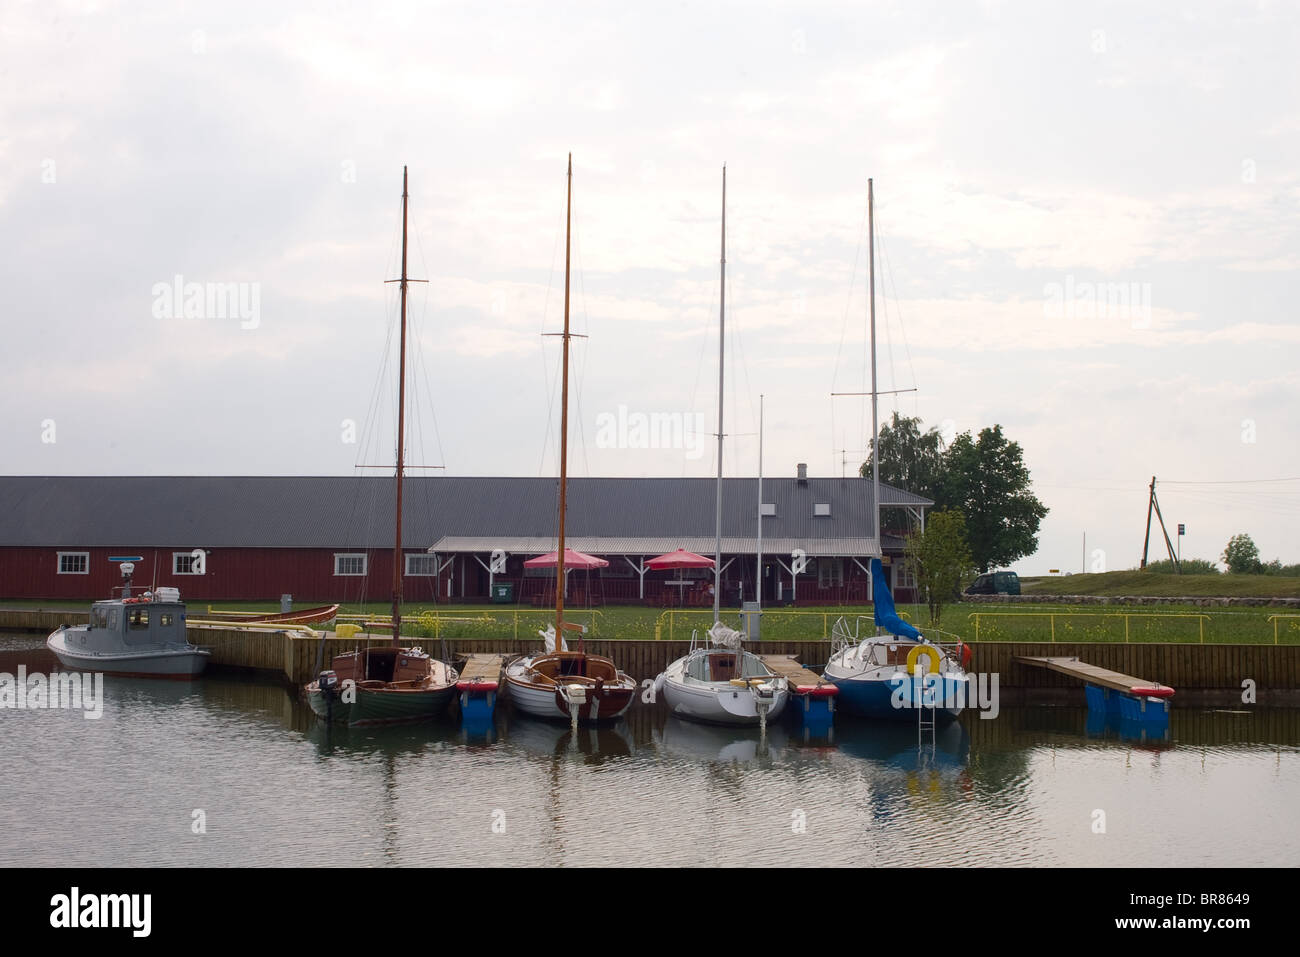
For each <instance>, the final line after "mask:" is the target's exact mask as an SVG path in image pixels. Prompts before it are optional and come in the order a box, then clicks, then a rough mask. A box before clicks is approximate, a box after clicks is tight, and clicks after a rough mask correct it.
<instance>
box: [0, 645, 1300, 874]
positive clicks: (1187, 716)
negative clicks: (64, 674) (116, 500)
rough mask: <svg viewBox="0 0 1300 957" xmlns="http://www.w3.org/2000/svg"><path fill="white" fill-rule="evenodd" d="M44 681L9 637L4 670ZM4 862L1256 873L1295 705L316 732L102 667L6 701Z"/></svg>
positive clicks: (1289, 839) (264, 705)
mask: <svg viewBox="0 0 1300 957" xmlns="http://www.w3.org/2000/svg"><path fill="white" fill-rule="evenodd" d="M20 666H22V667H25V668H26V669H27V671H28V672H31V673H38V672H40V673H49V672H51V671H54V670H58V669H57V663H56V662H55V661H54V659H53V657H52V656H51V655H50V654H49V653H48V652H47V651H46V649H45V647H44V642H43V639H41V638H40V637H38V636H33V635H23V636H7V637H0V672H5V673H8V674H11V675H12V674H16V673H17V671H18V669H19V667H20ZM0 748H2V749H3V754H4V755H5V756H6V758H7V760H8V762H9V766H8V768H7V769H6V771H5V773H4V775H3V776H2V777H0V791H2V792H3V793H2V798H0V830H2V831H3V833H4V834H5V841H4V842H3V844H2V845H0V865H3V866H5V867H12V866H44V865H51V866H109V865H115V866H139V865H184V866H191V865H199V866H260V865H362V866H384V865H475V866H494V865H501V866H504V865H513V866H520V865H523V866H538V867H552V866H556V865H574V866H581V865H607V864H612V865H623V866H638V867H644V866H679V865H681V866H717V865H733V864H734V865H757V866H765V865H776V864H793V865H803V866H840V865H843V866H866V867H870V866H891V865H953V864H970V865H1036V866H1047V865H1081V866H1090V867H1112V866H1159V867H1164V866H1232V865H1242V866H1257V865H1294V863H1295V862H1296V861H1297V860H1300V827H1297V826H1296V824H1295V817H1294V813H1295V812H1294V809H1295V807H1296V805H1297V803H1298V802H1300V710H1297V709H1264V708H1253V707H1251V708H1248V707H1245V706H1242V707H1239V708H1208V707H1206V708H1195V707H1184V708H1177V709H1175V710H1174V712H1173V714H1172V717H1171V719H1170V722H1169V725H1168V728H1167V730H1166V731H1159V730H1157V731H1155V732H1151V731H1149V730H1148V731H1142V730H1141V729H1134V728H1120V727H1115V726H1108V725H1104V724H1098V723H1097V722H1096V721H1095V720H1092V719H1090V717H1089V715H1088V713H1087V712H1086V711H1085V710H1083V709H1076V708H1059V707H1057V708H1050V707H1017V708H1003V709H1002V710H1001V712H1000V713H999V714H998V716H997V717H996V718H995V719H993V720H982V719H980V718H979V717H978V716H977V715H976V714H966V715H964V716H963V718H962V720H961V721H960V722H958V723H955V724H953V725H950V726H948V727H946V728H941V729H939V731H938V732H937V733H936V734H935V736H934V738H933V740H930V739H927V738H926V737H925V736H924V735H922V736H921V739H920V741H919V742H918V731H917V729H916V727H915V726H911V725H908V724H905V723H903V724H897V725H881V724H878V723H869V722H863V721H854V720H852V719H850V718H848V717H847V716H845V715H837V716H836V722H835V727H834V731H833V734H832V735H831V736H830V737H829V738H821V739H815V738H812V739H805V735H804V734H803V732H802V730H801V729H800V728H799V727H798V726H797V725H794V724H789V723H786V722H781V723H779V724H777V725H775V726H773V727H771V728H770V729H769V730H768V733H767V734H766V735H765V736H764V735H760V733H759V732H758V730H757V729H755V730H753V731H749V730H735V729H724V728H713V727H707V726H701V725H694V724H689V723H686V722H683V721H680V720H678V719H676V718H673V717H671V716H670V715H668V714H667V713H666V711H665V709H664V708H663V706H662V705H661V704H660V705H648V704H642V703H640V702H638V703H637V704H636V705H634V707H633V709H632V710H631V712H630V713H629V715H628V716H627V717H626V718H625V719H623V720H622V721H620V722H619V723H618V724H616V725H614V726H612V727H609V728H600V729H587V728H582V729H579V730H578V732H577V733H576V734H574V733H572V732H571V731H570V729H569V728H568V726H566V725H561V724H547V723H543V722H538V721H535V720H532V719H529V718H526V717H523V716H520V715H517V714H515V713H513V712H512V711H511V710H510V708H509V706H508V705H504V704H503V706H502V707H501V708H500V709H498V716H497V721H496V724H495V726H494V728H493V729H492V730H491V731H489V732H487V733H484V734H480V735H467V734H466V733H465V732H463V731H462V730H461V728H460V727H459V725H458V723H457V721H456V719H455V715H454V713H453V714H451V715H449V716H447V717H446V718H445V719H443V720H441V721H435V722H428V723H424V724H419V725H408V726H402V727H394V728H377V729H351V730H346V729H339V728H333V729H330V728H326V727H325V726H324V725H322V724H321V723H320V722H319V721H317V720H316V719H315V718H314V716H313V715H312V713H311V711H310V710H309V709H308V707H307V705H306V703H305V702H303V701H301V700H299V699H298V698H297V696H296V695H295V694H294V693H293V692H292V691H290V690H288V689H286V688H285V687H284V686H282V685H281V684H279V683H276V682H273V681H270V680H261V679H240V678H232V677H227V676H221V675H213V676H209V677H206V678H204V679H202V680H200V681H196V682H170V681H151V680H147V679H127V678H114V677H111V676H110V677H107V678H105V679H104V701H103V713H102V716H101V717H99V718H94V719H88V718H87V717H85V715H84V712H83V711H81V710H76V709H52V708H27V709H21V710H20V709H15V708H7V709H5V710H3V711H0Z"/></svg>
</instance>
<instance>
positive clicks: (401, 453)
mask: <svg viewBox="0 0 1300 957" xmlns="http://www.w3.org/2000/svg"><path fill="white" fill-rule="evenodd" d="M406 207H407V192H406V167H405V166H403V167H402V278H401V286H400V288H401V290H402V336H401V343H402V344H401V351H400V358H399V360H398V366H397V368H398V373H397V376H398V385H397V524H396V531H395V534H394V536H393V647H397V645H398V644H399V642H398V638H399V636H400V635H401V629H402V572H403V571H404V569H403V568H402V484H403V482H402V479H403V477H404V475H405V471H406V282H407V279H406Z"/></svg>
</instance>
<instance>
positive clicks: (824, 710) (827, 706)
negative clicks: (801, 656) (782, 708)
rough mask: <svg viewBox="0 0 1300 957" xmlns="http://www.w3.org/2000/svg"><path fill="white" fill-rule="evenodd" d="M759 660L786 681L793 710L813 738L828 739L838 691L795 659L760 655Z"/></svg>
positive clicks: (783, 656) (789, 656)
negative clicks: (827, 735) (826, 737)
mask: <svg viewBox="0 0 1300 957" xmlns="http://www.w3.org/2000/svg"><path fill="white" fill-rule="evenodd" d="M758 658H759V660H760V661H762V662H763V664H765V665H767V666H768V667H769V668H770V669H772V670H773V671H775V672H776V673H777V674H778V675H780V676H781V677H783V678H785V679H786V681H787V682H788V683H789V686H790V697H791V699H792V700H791V704H792V705H794V707H793V708H792V710H793V711H794V712H795V713H796V714H797V715H798V716H799V718H800V720H801V721H802V722H803V726H804V729H805V730H806V731H807V732H808V733H809V734H810V735H812V736H815V737H825V736H826V734H827V733H828V732H829V731H830V729H831V722H832V721H833V720H834V718H833V716H834V714H835V696H836V695H837V694H839V690H840V689H839V688H837V687H835V685H834V684H832V683H831V682H829V681H827V680H826V679H824V678H823V677H822V676H821V675H819V674H817V673H815V672H813V671H810V670H808V669H807V668H805V667H804V666H803V665H801V664H799V660H798V659H797V658H796V657H795V656H794V655H773V654H767V655H759V656H758Z"/></svg>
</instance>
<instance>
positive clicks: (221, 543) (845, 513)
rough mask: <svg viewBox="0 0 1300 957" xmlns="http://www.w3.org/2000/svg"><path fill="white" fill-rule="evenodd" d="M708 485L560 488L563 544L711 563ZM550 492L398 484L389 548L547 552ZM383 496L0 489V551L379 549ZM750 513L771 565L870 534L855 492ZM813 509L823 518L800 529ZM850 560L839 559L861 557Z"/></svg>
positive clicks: (143, 484) (343, 482)
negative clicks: (476, 546) (479, 544)
mask: <svg viewBox="0 0 1300 957" xmlns="http://www.w3.org/2000/svg"><path fill="white" fill-rule="evenodd" d="M714 481H715V480H714V479H709V478H571V479H569V493H568V528H567V533H568V535H569V536H570V537H571V538H572V539H574V540H575V541H576V540H578V539H586V538H600V539H605V538H617V539H646V540H654V541H671V542H672V543H673V544H672V546H671V547H672V548H676V547H679V546H680V547H685V548H690V547H691V546H690V545H689V544H686V543H687V542H688V541H689V542H693V543H701V542H707V543H709V544H708V546H707V547H708V548H710V549H711V547H712V545H711V543H712V541H713V534H714ZM557 484H558V481H557V480H556V479H555V478H549V477H548V478H500V477H484V478H478V477H456V476H436V477H425V476H419V477H414V478H408V479H407V485H406V491H405V495H404V496H403V501H404V504H405V508H404V510H403V511H404V517H403V523H402V524H403V532H402V538H403V543H404V544H406V545H408V546H409V547H411V548H412V549H414V548H428V547H429V546H431V545H433V544H435V543H437V542H438V541H439V540H441V539H443V538H444V537H448V536H450V537H455V538H470V537H472V538H477V539H488V538H504V537H512V538H524V539H549V540H551V541H552V542H553V540H554V535H555V519H556V508H557V504H556V486H557ZM757 490H758V482H757V479H755V478H733V479H724V480H723V494H722V506H723V514H722V530H723V536H724V537H726V538H732V539H739V540H749V539H751V538H752V537H753V535H754V532H755V526H756V520H757V510H758V506H757V501H756V500H757ZM393 492H394V483H393V480H392V478H391V477H390V478H383V477H360V478H356V477H346V476H340V477H328V476H326V477H317V476H274V477H272V476H254V477H247V476H206V477H204V476H98V477H91V476H77V477H66V476H58V477H48V476H0V546H24V545H27V546H47V547H54V546H69V547H72V546H82V547H115V546H116V547H136V546H158V547H172V546H176V547H191V548H192V547H204V548H229V547H250V548H253V547H255V548H294V547H297V548H384V547H391V545H392V541H393V512H394V505H393ZM881 493H882V494H881V500H882V502H883V503H884V504H885V505H913V506H928V505H931V504H932V503H931V502H930V501H929V500H928V499H924V498H921V497H919V496H916V495H912V494H910V493H908V492H903V491H900V490H898V489H894V488H891V487H889V486H885V485H882V486H881ZM763 499H764V501H765V502H769V503H772V504H774V505H775V506H776V515H775V516H768V517H766V518H764V519H763V538H764V541H765V542H767V541H769V537H770V541H771V542H772V543H773V545H772V548H773V550H774V551H775V550H776V548H777V546H776V542H778V541H784V540H789V541H792V542H808V541H824V542H834V541H844V540H850V539H853V540H861V539H863V538H864V536H866V535H869V534H870V533H871V531H872V528H871V526H872V517H871V512H872V509H871V482H870V481H868V480H866V479H861V478H857V477H854V478H809V479H807V480H806V482H800V481H799V480H798V479H795V478H784V477H780V478H764V479H763ZM821 503H824V504H828V505H830V511H831V514H830V515H829V516H814V515H813V505H814V504H821ZM493 547H501V546H499V545H497V546H493ZM551 547H554V546H553V545H550V546H548V547H547V549H542V550H544V551H545V550H549V549H550V548H551ZM804 547H805V549H806V548H807V546H806V545H805V546H804ZM828 547H829V546H828ZM846 547H848V546H847V545H846ZM853 547H854V549H855V550H853V551H852V552H846V554H868V553H869V552H863V551H861V550H857V549H856V546H853ZM765 549H766V546H765ZM519 550H521V551H522V550H523V549H519ZM663 550H664V551H667V550H668V549H666V548H665V549H663ZM693 550H698V549H693ZM737 550H738V551H739V550H741V549H737ZM743 550H744V551H749V550H751V549H748V548H747V549H743ZM617 551H621V549H619V550H617ZM651 551H654V549H651ZM640 553H641V552H639V551H638V552H629V554H640ZM810 554H811V552H810ZM824 554H829V553H824Z"/></svg>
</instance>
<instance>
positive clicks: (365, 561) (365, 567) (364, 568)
mask: <svg viewBox="0 0 1300 957" xmlns="http://www.w3.org/2000/svg"><path fill="white" fill-rule="evenodd" d="M369 557H370V556H368V555H367V554H366V553H365V552H335V553H334V574H335V575H337V576H338V577H340V578H365V577H366V573H367V572H368V571H369V570H370V561H369ZM349 558H359V559H361V571H359V572H341V571H339V561H340V559H349Z"/></svg>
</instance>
